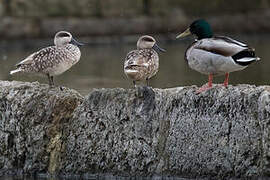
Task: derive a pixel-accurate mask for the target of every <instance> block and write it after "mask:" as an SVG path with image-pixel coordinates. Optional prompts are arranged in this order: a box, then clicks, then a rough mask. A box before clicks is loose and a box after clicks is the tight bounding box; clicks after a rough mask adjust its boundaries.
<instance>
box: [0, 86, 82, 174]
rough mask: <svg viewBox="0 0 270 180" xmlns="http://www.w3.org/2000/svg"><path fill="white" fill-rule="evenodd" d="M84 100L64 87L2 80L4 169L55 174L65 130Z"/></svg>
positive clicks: (0, 111)
mask: <svg viewBox="0 0 270 180" xmlns="http://www.w3.org/2000/svg"><path fill="white" fill-rule="evenodd" d="M82 99H83V97H82V96H80V95H79V94H78V93H77V92H76V91H74V90H69V89H66V88H64V90H63V91H61V90H60V89H59V88H53V89H49V88H48V85H41V84H39V83H37V82H35V83H23V82H16V81H12V82H8V81H0V144H1V149H0V169H1V170H2V172H5V173H7V172H12V171H14V170H23V172H28V173H34V172H46V171H51V172H53V171H55V169H56V168H57V167H58V164H59V161H60V156H61V150H62V149H63V147H62V144H63V142H64V140H65V137H64V136H63V131H64V128H65V127H66V126H68V123H69V120H70V118H71V117H72V114H73V111H74V109H75V108H76V107H77V106H78V105H79V104H80V103H81V102H82ZM0 174H1V173H0Z"/></svg>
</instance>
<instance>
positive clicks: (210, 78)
mask: <svg viewBox="0 0 270 180" xmlns="http://www.w3.org/2000/svg"><path fill="white" fill-rule="evenodd" d="M212 86H213V74H209V75H208V85H204V86H202V87H200V88H199V89H198V90H197V91H196V92H197V93H201V92H203V91H206V90H208V89H211V88H212Z"/></svg>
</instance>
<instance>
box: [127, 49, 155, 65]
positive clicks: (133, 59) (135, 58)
mask: <svg viewBox="0 0 270 180" xmlns="http://www.w3.org/2000/svg"><path fill="white" fill-rule="evenodd" d="M152 56H153V52H152V51H151V50H147V49H144V50H133V51H131V52H129V53H128V54H127V56H126V59H125V64H124V68H125V69H126V68H132V67H146V68H147V67H148V66H149V61H150V60H151V59H152Z"/></svg>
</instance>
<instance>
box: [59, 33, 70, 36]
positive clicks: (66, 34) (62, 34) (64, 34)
mask: <svg viewBox="0 0 270 180" xmlns="http://www.w3.org/2000/svg"><path fill="white" fill-rule="evenodd" d="M69 36H70V35H69V34H68V33H60V34H58V37H69Z"/></svg>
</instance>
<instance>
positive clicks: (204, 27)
mask: <svg viewBox="0 0 270 180" xmlns="http://www.w3.org/2000/svg"><path fill="white" fill-rule="evenodd" d="M190 34H195V35H196V36H197V37H198V39H199V40H200V39H203V38H211V37H213V32H212V29H211V26H210V25H209V23H208V22H207V21H205V20H204V19H198V20H196V21H194V22H193V23H192V24H191V25H190V26H189V28H188V29H187V30H186V31H185V32H183V33H181V34H180V35H178V36H177V37H176V38H181V37H185V36H187V35H190Z"/></svg>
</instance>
